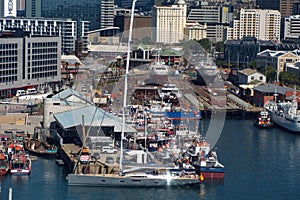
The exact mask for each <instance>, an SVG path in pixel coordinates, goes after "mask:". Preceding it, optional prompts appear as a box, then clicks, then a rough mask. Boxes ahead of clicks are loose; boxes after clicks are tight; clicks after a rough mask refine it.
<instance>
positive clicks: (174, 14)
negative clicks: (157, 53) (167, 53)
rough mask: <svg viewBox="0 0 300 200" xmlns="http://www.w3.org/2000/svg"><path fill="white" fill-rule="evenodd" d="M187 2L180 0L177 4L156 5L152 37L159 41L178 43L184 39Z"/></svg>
mask: <svg viewBox="0 0 300 200" xmlns="http://www.w3.org/2000/svg"><path fill="white" fill-rule="evenodd" d="M186 9H187V7H186V4H185V2H184V0H179V1H178V4H177V5H171V6H154V8H153V11H152V27H154V29H153V30H152V39H153V40H154V41H156V42H158V43H166V44H172V43H178V42H179V41H180V40H183V39H184V27H185V24H186Z"/></svg>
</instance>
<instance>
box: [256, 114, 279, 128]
mask: <svg viewBox="0 0 300 200" xmlns="http://www.w3.org/2000/svg"><path fill="white" fill-rule="evenodd" d="M254 125H255V126H257V127H258V128H273V126H274V123H273V122H272V121H271V117H270V115H269V113H268V112H267V111H261V112H260V113H259V115H258V117H257V119H256V121H255V122H254Z"/></svg>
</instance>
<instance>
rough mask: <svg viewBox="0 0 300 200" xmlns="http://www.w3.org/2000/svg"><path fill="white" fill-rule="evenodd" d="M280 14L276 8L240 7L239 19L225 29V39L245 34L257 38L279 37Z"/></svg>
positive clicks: (236, 37) (271, 38)
mask: <svg viewBox="0 0 300 200" xmlns="http://www.w3.org/2000/svg"><path fill="white" fill-rule="evenodd" d="M280 19H281V14H280V12H279V11H277V10H261V9H241V12H240V19H238V20H234V23H233V28H228V29H227V40H239V39H242V38H243V37H245V36H251V37H256V38H257V39H259V40H274V39H276V40H279V39H280Z"/></svg>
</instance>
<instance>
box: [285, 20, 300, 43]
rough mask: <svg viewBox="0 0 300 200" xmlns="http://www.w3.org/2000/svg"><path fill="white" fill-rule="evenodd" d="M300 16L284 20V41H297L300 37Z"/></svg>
mask: <svg viewBox="0 0 300 200" xmlns="http://www.w3.org/2000/svg"><path fill="white" fill-rule="evenodd" d="M299 24H300V15H293V16H290V17H286V18H285V19H284V37H283V39H284V40H288V39H294V40H298V39H299V37H300V26H299Z"/></svg>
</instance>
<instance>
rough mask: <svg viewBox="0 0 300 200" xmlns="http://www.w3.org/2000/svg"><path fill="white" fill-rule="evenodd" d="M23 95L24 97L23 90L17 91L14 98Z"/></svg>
mask: <svg viewBox="0 0 300 200" xmlns="http://www.w3.org/2000/svg"><path fill="white" fill-rule="evenodd" d="M23 95H26V91H25V90H17V93H16V97H19V96H23Z"/></svg>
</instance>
